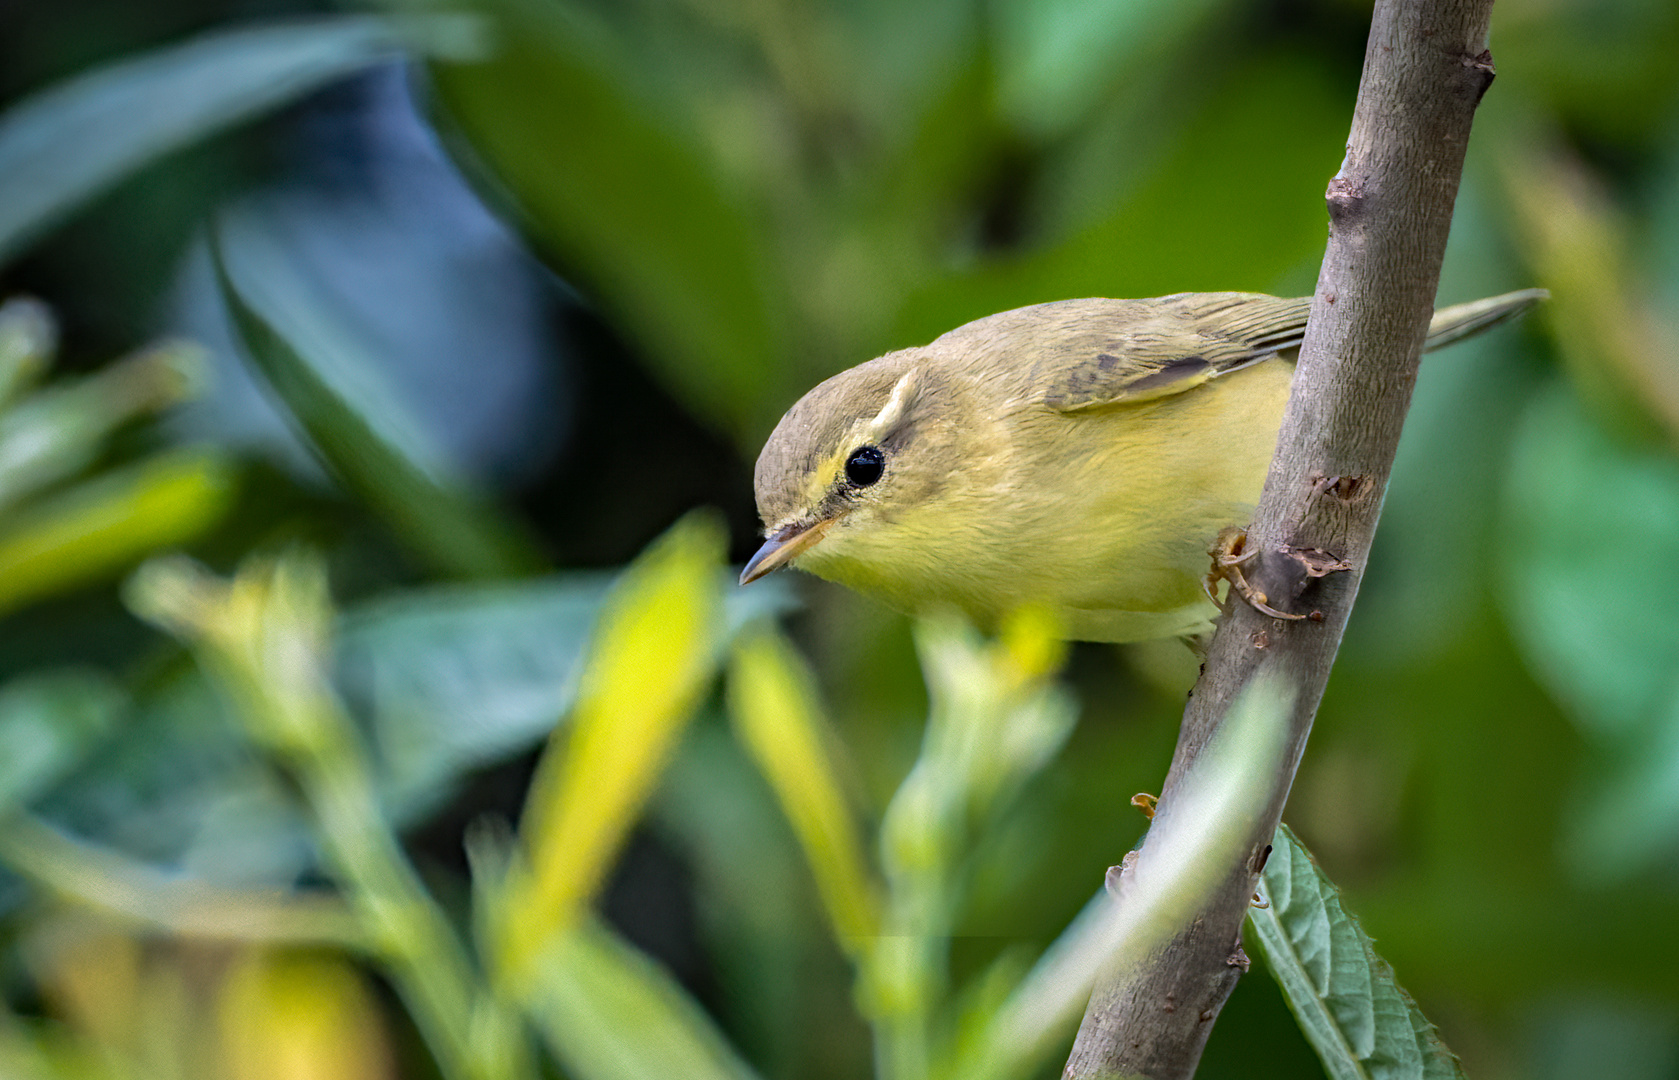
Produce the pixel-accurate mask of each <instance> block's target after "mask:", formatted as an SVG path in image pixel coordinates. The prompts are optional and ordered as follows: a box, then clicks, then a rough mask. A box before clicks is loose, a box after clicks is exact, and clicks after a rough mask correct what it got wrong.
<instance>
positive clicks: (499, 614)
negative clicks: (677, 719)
mask: <svg viewBox="0 0 1679 1080" xmlns="http://www.w3.org/2000/svg"><path fill="white" fill-rule="evenodd" d="M731 576H732V575H731ZM610 583H611V579H610V577H609V576H608V575H605V574H573V575H567V576H564V577H554V578H547V579H537V580H532V581H521V582H519V583H517V584H513V585H509V584H500V583H495V584H482V585H480V584H458V585H447V586H441V587H435V588H428V589H415V590H411V591H407V592H403V593H401V594H398V595H396V596H393V597H388V598H384V599H380V600H376V601H373V602H371V603H368V604H365V605H362V606H361V607H358V608H355V609H353V610H351V611H350V612H348V613H346V614H345V616H344V618H343V619H342V620H341V622H340V625H339V628H338V675H339V682H340V685H341V686H342V687H343V688H344V690H345V692H346V696H347V697H348V698H349V699H350V700H351V702H352V703H354V704H356V705H358V706H360V709H359V711H360V712H362V714H363V715H366V716H368V717H370V719H371V721H372V725H373V730H374V736H375V742H376V743H377V745H378V747H379V752H380V758H381V764H382V765H383V777H382V780H383V785H384V791H383V797H384V802H385V807H386V810H387V812H389V813H390V814H391V815H392V817H393V818H394V819H395V820H397V821H399V822H400V821H409V820H413V818H414V816H415V815H417V814H421V813H424V812H425V811H426V809H427V808H429V807H431V806H435V805H436V804H437V803H438V802H439V801H441V800H443V799H446V798H448V797H449V795H450V793H451V791H452V790H453V786H454V783H455V781H456V780H457V779H458V778H459V777H460V776H461V775H462V774H464V773H465V772H466V771H467V770H470V769H474V768H479V767H482V766H484V765H487V764H489V763H491V762H495V761H500V760H503V759H505V758H507V757H510V756H512V755H513V754H516V753H521V752H523V751H524V750H527V749H529V748H530V747H532V746H534V745H536V744H537V743H540V742H541V741H542V740H543V739H545V738H547V737H548V734H549V732H551V731H552V730H553V729H554V726H555V724H556V723H558V722H560V721H561V719H562V718H563V717H564V716H565V715H566V713H567V712H568V711H569V710H570V708H571V706H572V703H573V701H574V700H575V697H576V693H577V673H578V666H579V664H580V662H581V659H582V655H583V649H584V646H585V644H586V643H587V642H588V638H589V632H590V631H591V629H593V627H594V624H595V621H596V619H597V617H598V616H599V614H600V608H601V604H602V602H603V601H604V600H605V598H606V594H607V589H608V586H609V585H610ZM764 585H769V586H772V588H769V589H762V588H761V586H764ZM785 585H786V583H785V582H778V581H775V580H773V579H772V580H770V581H763V582H758V583H757V584H754V585H753V587H752V588H750V589H741V588H736V587H728V588H726V589H725V590H724V592H723V595H724V619H725V623H726V625H725V626H724V627H723V628H721V629H720V631H719V636H720V637H722V638H725V639H727V638H729V637H732V636H733V635H734V632H735V630H736V628H738V627H739V626H741V625H742V624H743V623H745V622H746V621H747V620H748V619H750V618H753V617H757V616H762V615H767V614H774V613H777V612H779V611H782V610H785V609H786V608H787V607H788V606H789V605H790V603H791V596H790V594H789V592H788V591H787V589H786V588H785Z"/></svg>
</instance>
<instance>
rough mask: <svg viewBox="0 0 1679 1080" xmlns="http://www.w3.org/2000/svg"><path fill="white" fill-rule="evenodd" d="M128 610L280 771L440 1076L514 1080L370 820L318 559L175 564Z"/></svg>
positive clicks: (161, 562) (495, 1019) (440, 922)
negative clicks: (189, 663)
mask: <svg viewBox="0 0 1679 1080" xmlns="http://www.w3.org/2000/svg"><path fill="white" fill-rule="evenodd" d="M125 599H126V600H127V602H128V606H129V608H130V610H132V611H133V612H134V613H135V614H136V615H138V616H140V617H141V618H143V619H145V620H147V621H148V622H151V623H153V624H154V625H156V626H158V627H159V628H161V629H163V630H165V631H167V632H169V633H170V634H173V635H174V636H176V637H177V638H179V639H180V640H181V641H182V642H183V644H186V645H187V646H189V647H190V648H191V649H192V651H193V654H194V658H195V659H196V660H197V661H198V663H199V665H200V666H201V667H203V668H204V669H205V671H206V672H207V673H208V674H209V675H210V676H211V678H212V680H213V681H214V682H215V683H216V685H217V689H218V690H220V691H221V692H222V693H223V694H225V695H226V696H227V698H228V699H229V700H230V701H231V702H232V704H233V706H234V711H235V712H236V714H237V715H238V717H239V719H240V721H242V722H243V724H244V726H245V729H246V731H247V732H248V733H249V734H250V736H251V737H252V739H253V741H255V742H256V743H258V744H259V745H260V746H262V747H263V748H264V749H265V750H267V751H268V752H269V753H270V754H271V755H273V756H274V757H275V758H276V759H278V761H279V762H280V763H281V764H282V765H284V766H285V768H286V770H287V774H288V775H289V776H290V777H291V778H292V779H293V780H294V781H295V782H296V785H297V788H298V790H299V792H300V794H301V795H302V798H303V800H304V802H305V803H306V804H307V806H308V808H309V810H310V812H311V815H312V817H313V819H314V826H315V833H316V836H317V838H318V840H319V842H320V846H321V849H322V852H323V853H324V855H325V857H326V858H325V861H326V863H327V868H328V869H330V871H331V872H332V874H333V876H334V878H335V879H336V880H337V882H338V884H339V886H340V888H341V889H342V891H343V894H344V896H345V898H346V900H347V901H348V903H349V906H350V908H351V910H352V911H353V912H354V914H355V915H356V917H357V919H358V921H359V922H360V923H361V925H362V928H363V930H364V931H365V932H366V933H367V935H368V937H369V939H371V940H372V941H373V943H374V949H373V951H374V953H375V955H376V957H377V959H378V960H379V961H380V962H381V963H382V965H383V968H384V970H385V973H386V974H387V976H388V977H389V979H390V980H391V982H392V983H393V984H394V986H395V987H396V989H397V991H398V992H399V993H400V994H401V996H402V999H403V1002H404V1004H405V1005H406V1006H407V1008H408V1010H409V1013H410V1015H411V1016H412V1017H413V1018H414V1021H415V1024H416V1026H417V1027H418V1028H419V1030H420V1033H421V1036H422V1037H423V1038H424V1039H425V1041H426V1045H427V1047H428V1049H429V1050H430V1051H431V1053H432V1055H433V1056H434V1057H435V1059H436V1060H437V1062H438V1066H439V1069H440V1071H441V1072H442V1074H443V1076H444V1077H445V1080H468V1078H473V1077H502V1078H504V1080H515V1078H517V1077H519V1076H520V1075H522V1074H523V1073H524V1072H525V1068H524V1066H526V1065H528V1064H529V1062H528V1060H526V1059H525V1058H524V1057H523V1055H522V1049H523V1043H522V1042H519V1041H518V1040H517V1039H511V1038H506V1037H505V1036H508V1035H509V1031H508V1025H509V1024H510V1023H511V1022H512V1017H511V1014H510V1013H508V1011H507V1010H506V1009H505V1008H503V1007H502V1006H501V1003H500V1002H499V1001H497V1000H495V999H493V998H491V997H490V996H489V995H488V993H487V992H485V988H483V987H482V986H481V985H480V983H479V981H478V979H477V976H476V972H475V970H474V968H473V965H472V964H471V962H470V960H469V958H468V956H467V954H466V950H465V948H464V947H463V945H462V943H461V942H460V940H459V939H458V938H457V936H456V934H455V929H454V927H453V926H452V925H451V924H450V922H449V920H448V918H447V916H446V915H445V914H444V912H443V910H442V908H441V907H440V906H439V905H438V904H437V902H436V901H435V900H434V899H433V898H432V896H431V895H430V894H429V893H428V892H427V891H426V889H425V887H424V885H423V884H422V883H421V881H420V879H419V875H418V873H417V872H416V871H415V869H414V867H413V865H412V864H411V863H410V862H409V861H408V859H407V856H406V853H405V852H404V851H403V850H402V845H401V843H400V841H399V840H398V839H397V837H396V834H395V832H394V831H393V830H392V828H391V826H390V824H389V822H388V820H387V819H386V817H385V815H384V813H383V812H382V810H381V808H380V806H379V802H378V797H377V794H376V792H375V788H374V779H373V776H372V775H371V770H370V769H369V767H368V763H367V760H366V758H365V756H364V754H363V752H362V748H361V742H360V739H359V737H358V733H357V732H356V731H355V729H354V725H353V722H352V721H351V719H350V717H349V716H348V714H347V713H346V712H345V710H344V708H343V705H342V704H341V702H340V701H339V700H338V698H337V695H336V694H335V693H334V692H333V689H332V687H331V685H330V671H329V668H330V659H329V650H330V647H331V625H332V614H333V609H332V600H331V596H330V595H329V592H328V588H327V581H326V568H325V566H324V565H323V563H322V561H321V560H320V558H319V557H318V556H315V555H313V554H311V553H309V552H306V551H303V550H300V549H292V550H289V551H287V552H284V553H283V554H281V555H278V556H266V557H264V556H252V557H249V558H247V559H246V560H245V562H244V563H243V564H241V566H240V568H239V571H238V572H237V573H236V574H235V575H234V576H233V578H232V579H230V580H229V579H222V578H219V577H217V576H215V575H213V574H212V573H210V572H209V571H208V570H206V569H204V568H203V567H202V566H200V565H199V564H197V563H194V562H192V561H191V560H189V559H186V558H183V557H179V556H177V557H172V558H160V559H153V560H151V561H150V562H148V563H146V564H145V565H144V566H142V567H141V568H140V570H139V571H137V572H136V573H135V574H134V576H133V577H132V578H131V579H130V581H129V582H128V586H127V588H126V590H125Z"/></svg>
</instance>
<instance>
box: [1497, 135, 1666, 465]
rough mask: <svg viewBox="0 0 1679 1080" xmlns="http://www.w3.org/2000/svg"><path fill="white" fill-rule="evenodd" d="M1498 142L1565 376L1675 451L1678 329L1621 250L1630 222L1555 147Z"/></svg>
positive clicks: (1619, 419)
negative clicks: (1548, 296)
mask: <svg viewBox="0 0 1679 1080" xmlns="http://www.w3.org/2000/svg"><path fill="white" fill-rule="evenodd" d="M1535 141H1537V140H1534V139H1532V138H1531V136H1530V137H1529V138H1528V139H1525V140H1521V141H1518V140H1512V139H1507V140H1505V142H1504V144H1503V145H1501V151H1502V153H1501V161H1502V163H1503V167H1504V168H1503V172H1504V175H1503V179H1504V182H1505V186H1506V188H1507V190H1508V191H1509V193H1510V196H1511V200H1510V205H1511V207H1512V209H1513V210H1514V212H1515V226H1516V229H1515V231H1516V239H1517V241H1518V242H1519V243H1520V244H1521V245H1522V247H1523V248H1524V249H1525V251H1526V254H1527V256H1528V259H1529V261H1530V262H1531V263H1532V265H1533V268H1534V270H1535V271H1536V272H1537V274H1538V277H1539V281H1540V283H1541V284H1543V285H1545V286H1547V287H1549V288H1550V289H1551V291H1552V294H1553V297H1554V299H1553V300H1552V302H1551V303H1548V304H1546V305H1544V307H1543V308H1542V309H1541V313H1542V315H1543V316H1544V317H1546V318H1548V319H1549V320H1550V322H1551V323H1552V325H1553V326H1555V328H1556V332H1557V343H1558V345H1559V346H1560V347H1561V353H1562V357H1563V360H1564V361H1565V363H1566V364H1567V366H1568V372H1569V375H1570V377H1572V378H1573V380H1574V382H1575V384H1576V385H1577V386H1578V387H1579V388H1580V391H1581V392H1582V393H1583V394H1585V395H1586V397H1587V399H1588V400H1590V401H1591V402H1592V403H1593V404H1594V405H1595V406H1596V407H1597V408H1599V409H1600V410H1602V411H1603V412H1604V414H1605V416H1606V417H1607V418H1609V419H1611V420H1612V421H1614V422H1616V423H1618V424H1620V425H1621V426H1623V427H1625V428H1627V429H1628V430H1631V431H1640V432H1650V431H1651V430H1652V429H1655V430H1659V431H1660V432H1662V433H1664V434H1665V435H1666V438H1667V440H1668V442H1669V444H1670V445H1679V365H1675V363H1674V362H1673V361H1674V357H1675V356H1679V327H1675V326H1673V325H1671V324H1668V323H1665V322H1664V321H1663V320H1662V319H1661V318H1660V316H1659V315H1658V312H1657V310H1656V307H1655V305H1654V304H1653V302H1652V301H1653V299H1654V297H1653V292H1654V290H1652V289H1651V288H1649V287H1648V286H1647V285H1646V283H1645V280H1644V278H1643V276H1642V275H1641V274H1640V273H1638V271H1637V268H1636V267H1635V266H1634V264H1633V261H1632V258H1631V254H1630V251H1629V247H1630V245H1629V232H1630V227H1631V223H1630V222H1629V221H1628V220H1627V215H1626V214H1624V213H1623V212H1621V211H1620V210H1619V208H1617V207H1616V206H1615V205H1614V203H1612V202H1611V201H1610V199H1609V196H1608V194H1607V193H1606V192H1605V191H1604V190H1603V188H1602V184H1601V181H1599V180H1598V179H1597V178H1596V177H1595V176H1593V175H1592V174H1591V173H1590V172H1589V171H1588V170H1587V168H1586V166H1585V164H1584V163H1583V162H1581V161H1580V160H1578V159H1577V158H1575V157H1574V156H1572V155H1571V154H1570V153H1568V152H1567V151H1566V150H1564V149H1563V148H1562V146H1561V144H1560V143H1555V144H1553V145H1549V146H1546V145H1545V144H1544V143H1542V142H1541V143H1540V145H1541V146H1542V147H1543V149H1540V150H1535V149H1533V143H1534V142H1535Z"/></svg>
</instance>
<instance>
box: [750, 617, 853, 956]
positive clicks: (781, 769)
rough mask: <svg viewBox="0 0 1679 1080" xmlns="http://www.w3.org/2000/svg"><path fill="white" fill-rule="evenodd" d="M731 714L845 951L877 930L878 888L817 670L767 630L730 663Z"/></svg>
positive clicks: (758, 634)
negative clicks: (844, 782)
mask: <svg viewBox="0 0 1679 1080" xmlns="http://www.w3.org/2000/svg"><path fill="white" fill-rule="evenodd" d="M729 715H730V717H731V718H732V720H733V721H734V727H735V733H736V735H738V736H739V738H740V741H741V742H742V743H743V744H744V745H745V746H746V748H747V750H748V751H749V752H750V753H751V754H752V757H753V760H755V761H756V762H757V763H758V768H759V769H760V770H762V772H763V774H764V776H765V778H766V779H768V780H769V782H770V786H771V787H773V788H774V789H775V793H776V797H777V798H778V799H780V801H781V806H782V809H783V810H784V811H786V814H787V819H788V821H790V822H791V823H792V825H793V831H794V833H795V834H797V836H798V838H799V845H800V846H801V847H802V848H803V849H804V853H805V858H806V860H807V861H809V863H810V869H811V872H812V873H813V874H814V875H815V877H816V886H817V889H818V891H819V892H820V893H821V894H822V902H823V904H824V905H825V906H826V907H827V909H828V918H829V920H830V921H832V923H833V926H834V933H835V935H836V937H837V940H838V941H839V943H840V945H841V947H842V948H846V949H848V950H850V949H851V948H852V947H853V946H854V945H855V944H856V943H857V942H859V941H860V940H861V939H863V938H866V937H869V936H870V935H872V934H873V933H874V932H875V928H876V925H877V923H878V921H879V912H878V910H877V909H878V904H879V901H878V897H877V895H876V886H875V883H874V881H873V880H872V878H871V875H870V873H869V870H868V864H867V863H866V862H865V861H864V858H863V845H862V841H861V840H860V839H859V837H858V835H857V826H856V822H855V821H854V820H853V818H852V816H851V811H850V808H849V807H848V806H847V805H846V801H845V797H844V794H843V793H842V791H841V789H840V783H839V777H838V773H837V770H836V769H835V767H834V762H833V760H832V758H831V757H830V754H829V743H828V739H827V737H826V731H825V728H826V724H825V722H824V720H823V718H822V715H821V709H820V706H819V704H818V702H817V696H816V687H815V685H814V680H813V679H812V677H811V674H810V671H809V670H808V669H807V668H806V666H805V664H804V662H803V661H802V660H801V659H800V657H799V655H798V653H797V652H795V651H794V649H793V647H792V645H791V644H789V643H788V641H787V639H786V638H784V637H782V636H781V635H780V634H779V633H777V632H776V631H775V630H773V629H770V628H768V627H766V628H764V629H761V630H759V631H757V632H755V633H751V634H749V635H747V636H746V637H745V638H743V639H742V640H741V641H740V642H739V643H738V644H737V645H736V646H735V650H734V658H733V662H732V663H731V665H730V668H729Z"/></svg>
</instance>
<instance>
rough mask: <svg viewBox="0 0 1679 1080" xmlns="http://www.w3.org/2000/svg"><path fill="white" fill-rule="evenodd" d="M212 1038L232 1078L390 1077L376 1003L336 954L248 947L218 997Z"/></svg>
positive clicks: (337, 1079)
mask: <svg viewBox="0 0 1679 1080" xmlns="http://www.w3.org/2000/svg"><path fill="white" fill-rule="evenodd" d="M216 1013H217V1015H216V1034H217V1035H219V1036H220V1038H219V1039H218V1040H217V1041H218V1042H219V1044H220V1046H221V1050H222V1054H223V1056H224V1060H225V1067H226V1068H227V1071H228V1072H227V1075H229V1076H230V1077H236V1078H237V1080H304V1078H307V1080H379V1078H380V1077H392V1076H395V1075H396V1068H395V1065H396V1063H395V1061H394V1060H393V1054H392V1050H391V1047H390V1044H389V1041H388V1038H387V1036H386V1035H385V1031H384V1024H383V1023H382V1021H381V1017H380V1015H379V1006H378V1001H377V999H376V998H375V997H374V996H373V993H372V991H371V990H370V989H369V987H368V986H367V984H366V981H365V980H364V978H363V977H362V975H361V973H360V972H358V971H357V970H356V969H355V968H353V967H351V966H350V965H349V964H348V963H346V962H345V961H344V960H343V959H342V958H340V957H334V956H327V955H323V954H319V953H312V954H311V953H299V952H270V951H267V950H256V949H251V950H247V951H246V952H245V953H244V955H243V956H240V957H239V958H238V959H237V960H236V961H235V963H234V965H233V970H232V971H231V972H229V973H228V975H227V981H226V983H225V984H224V985H223V986H222V988H221V993H220V994H218V995H217V1002H216Z"/></svg>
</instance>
